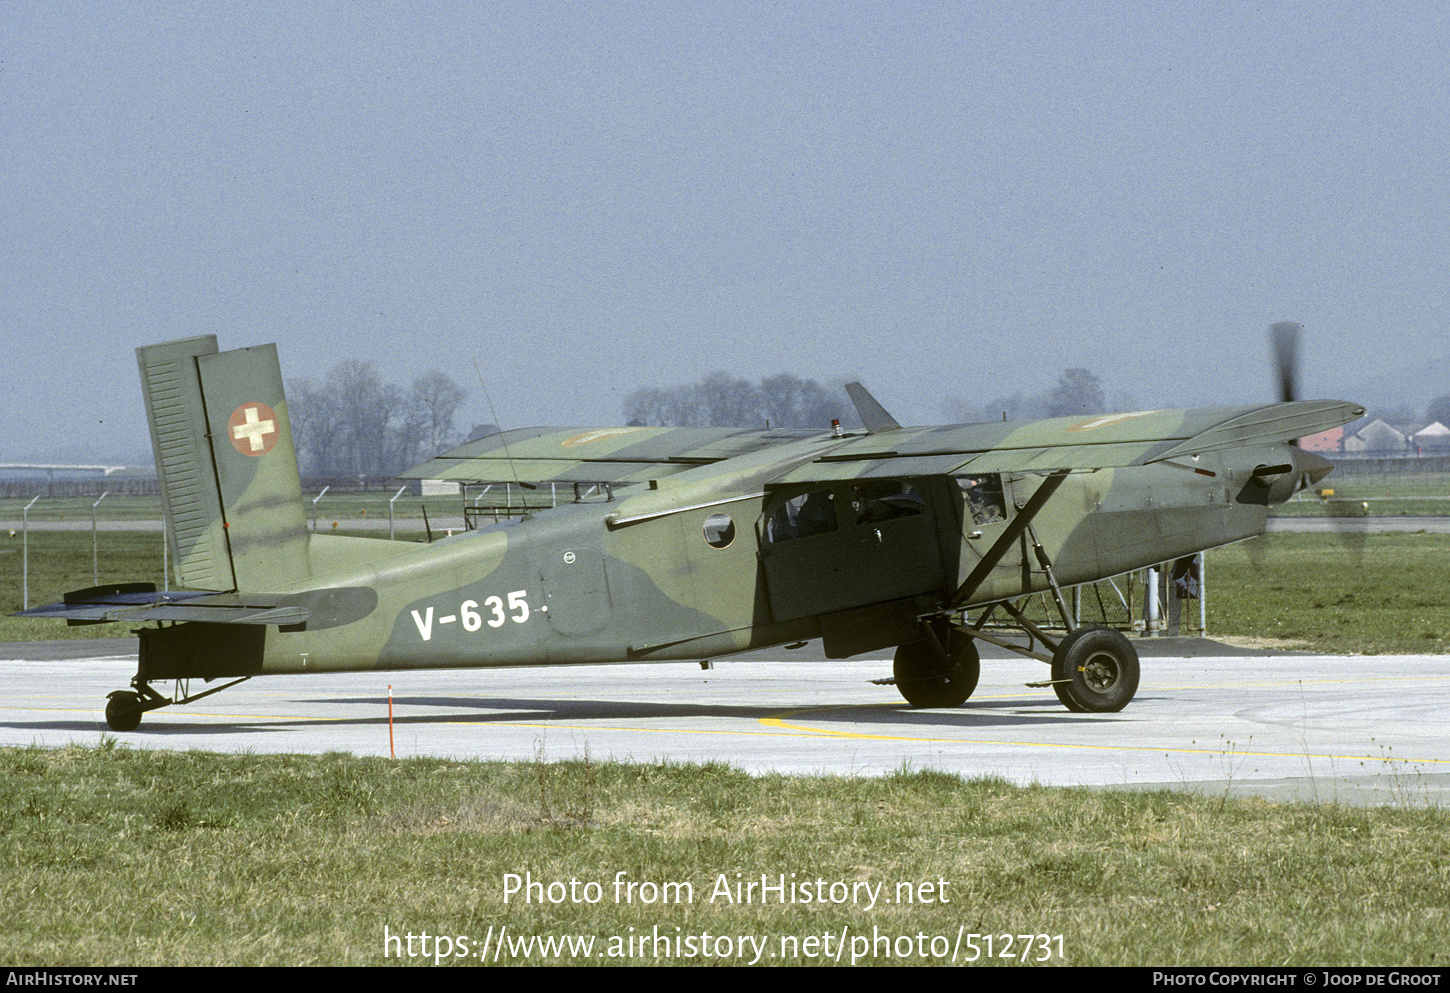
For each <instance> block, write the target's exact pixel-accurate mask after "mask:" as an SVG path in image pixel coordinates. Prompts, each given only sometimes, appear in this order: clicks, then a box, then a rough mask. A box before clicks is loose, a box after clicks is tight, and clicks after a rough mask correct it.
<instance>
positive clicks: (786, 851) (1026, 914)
mask: <svg viewBox="0 0 1450 993" xmlns="http://www.w3.org/2000/svg"><path fill="white" fill-rule="evenodd" d="M1404 799H1405V803H1404V804H1403V805H1402V806H1400V807H1397V808H1376V809H1347V808H1342V807H1335V806H1301V805H1275V804H1269V803H1265V802H1261V801H1255V800H1230V799H1227V798H1224V797H1205V796H1193V795H1187V794H1177V793H1166V792H1136V793H1135V792H1112V791H1108V792H1103V791H1090V790H1071V789H1067V790H1064V789H1049V788H1038V787H1026V788H1019V787H1015V786H1012V785H1010V784H1007V783H1005V782H1002V781H1000V780H994V779H987V780H976V781H966V782H964V781H963V780H961V779H960V778H958V777H956V776H952V775H948V774H943V773H937V772H919V773H912V772H902V773H899V774H896V775H891V776H886V777H882V778H832V777H782V776H760V777H752V776H749V775H746V774H744V773H741V772H738V771H735V770H732V769H729V768H726V767H723V766H683V765H680V766H675V765H664V766H660V765H624V764H612V763H611V764H592V763H589V762H568V763H557V764H548V763H544V762H534V763H528V762H523V763H507V764H505V763H492V762H452V761H447V760H433V759H409V760H401V761H388V760H383V759H362V758H354V757H351V756H347V755H339V754H333V755H325V756H321V757H318V758H311V757H307V758H304V757H296V756H261V755H210V754H202V753H173V752H166V751H140V750H132V749H129V748H125V747H119V746H115V745H114V744H111V743H107V744H104V745H103V746H102V747H100V748H93V749H83V748H79V747H70V748H64V749H59V750H52V751H44V750H40V749H4V750H0V860H3V865H4V866H5V870H4V872H3V874H0V960H3V961H4V963H5V964H7V965H20V964H25V965H37V964H68V965H77V964H113V965H114V964H121V963H124V964H127V965H205V964H240V965H294V964H339V965H372V964H387V963H390V962H411V963H412V964H423V963H425V962H426V963H427V964H433V962H434V956H435V955H438V954H440V953H441V959H442V961H444V962H448V963H450V964H468V963H474V964H476V963H477V962H478V959H479V957H480V956H486V957H487V959H488V960H489V961H493V956H494V955H495V954H497V955H499V961H502V962H508V963H510V964H519V963H538V964H552V963H571V962H572V963H576V964H580V963H585V962H588V963H595V964H609V963H620V964H650V963H661V964H670V963H701V964H720V963H724V964H740V963H746V962H750V961H752V960H758V961H760V962H763V963H769V964H781V963H792V964H817V963H821V962H825V961H835V959H834V956H835V953H836V951H837V950H838V949H839V951H840V952H841V958H840V960H839V961H840V962H841V963H842V964H851V962H852V960H853V958H854V959H856V960H857V962H858V963H860V964H874V965H882V964H906V965H919V964H930V963H941V962H945V961H951V960H952V959H953V956H955V961H957V962H959V963H960V962H965V961H967V960H968V959H969V958H970V957H971V956H972V946H973V944H975V947H976V956H977V961H978V962H979V963H980V964H1003V965H1005V964H1014V965H1018V966H1024V965H1026V964H1038V965H1145V964H1153V965H1193V964H1214V965H1231V964H1261V965H1275V966H1281V965H1286V966H1294V965H1363V964H1393V965H1409V964H1415V963H1418V964H1424V965H1441V964H1443V962H1444V956H1445V952H1444V942H1443V937H1442V935H1443V931H1444V928H1445V927H1446V925H1447V924H1450V899H1447V894H1450V830H1447V829H1450V813H1446V812H1443V811H1439V810H1431V809H1423V808H1419V807H1417V806H1416V805H1415V804H1414V797H1413V793H1412V792H1410V793H1407V794H1406V795H1405V798H1404ZM620 873H622V874H623V875H622V876H617V874H620ZM510 874H513V875H515V876H516V877H517V879H513V878H511V876H510ZM782 877H783V879H784V883H785V885H786V888H785V889H784V890H782V889H779V887H780V886H781V883H782ZM617 878H618V879H621V880H623V881H624V883H625V884H628V883H634V884H636V885H635V887H634V889H633V890H630V889H629V888H628V886H627V885H625V886H624V887H623V888H621V889H616V887H615V881H616V879H617ZM762 878H763V879H764V881H765V882H766V883H767V884H768V885H770V886H774V887H777V889H775V890H774V891H771V890H761V888H760V886H759V885H757V886H756V887H755V890H754V892H753V893H751V892H749V891H746V890H743V889H741V890H737V889H736V885H737V884H745V883H756V884H759V883H760V882H761V880H762ZM818 880H819V881H821V882H820V883H818V882H817V881H818ZM529 883H533V884H536V885H535V886H534V887H533V888H528V886H527V884H529ZM590 884H594V885H593V886H591V885H590ZM508 887H512V892H509V893H508V895H507V899H506V888H508ZM727 890H728V892H729V894H730V896H729V898H727V897H726V896H725V893H726V891H727ZM873 893H874V894H875V898H874V899H875V903H874V904H870V903H869V902H868V901H869V900H870V899H871V898H872V896H871V895H872V894H873ZM775 894H783V895H786V896H787V898H788V899H787V901H786V902H784V903H782V902H781V899H780V897H779V896H776V895H775ZM803 894H805V895H807V896H808V897H809V902H806V901H804V900H802V899H801V897H802V895H803ZM737 895H738V896H740V897H747V898H749V900H748V902H746V901H745V900H737V899H736V897H737ZM817 895H819V896H821V897H823V898H824V899H821V900H818V899H816V896H817ZM712 897H713V899H712ZM425 933H426V934H428V935H430V936H446V939H447V940H446V943H445V942H444V941H442V940H434V941H432V942H431V943H428V944H425V943H424V942H423V941H422V940H421V938H420V937H419V936H421V935H422V934H425ZM656 934H659V935H663V936H664V939H665V940H664V941H663V942H662V943H655V942H654V941H653V937H654V936H655V935H656ZM386 935H392V936H395V937H396V938H397V940H396V941H395V942H392V943H388V942H385V936H386ZM407 935H413V936H414V938H415V940H413V941H412V942H411V944H412V951H413V952H414V953H415V957H412V958H409V957H408V955H407V952H408V945H409V944H410V942H408V941H406V940H405V936H407ZM704 935H708V936H710V937H709V938H705V939H703V940H702V938H701V936H704ZM970 935H978V936H980V937H977V938H976V939H975V940H974V941H968V940H967V936H970ZM568 936H577V938H578V939H579V940H580V941H582V940H585V939H592V941H593V944H592V946H589V947H588V950H587V951H586V950H585V949H584V947H583V946H581V945H577V944H576V945H575V946H574V947H573V949H572V953H571V951H570V950H569V949H568V948H562V947H554V948H545V947H541V946H540V945H538V944H537V943H535V942H536V939H540V938H548V939H553V940H559V941H562V940H563V939H564V938H566V937H568ZM1008 936H1010V937H1008ZM1022 936H1033V937H1031V938H1030V939H1024V937H1022ZM1037 936H1045V938H1039V937H1037ZM727 937H728V938H729V942H728V943H726V942H725V941H723V940H722V939H725V938H727ZM645 938H649V939H651V940H649V941H643V940H641V939H645ZM747 939H748V940H747ZM485 940H488V941H489V942H490V944H489V945H488V946H487V950H485V949H484V947H483V946H482V943H483V942H484V941H485ZM712 940H713V943H712ZM465 941H466V942H467V943H466V944H465ZM460 953H463V954H460ZM757 957H758V958H757ZM1024 957H1025V962H1024V961H1023V959H1024Z"/></svg>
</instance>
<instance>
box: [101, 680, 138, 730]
mask: <svg viewBox="0 0 1450 993" xmlns="http://www.w3.org/2000/svg"><path fill="white" fill-rule="evenodd" d="M143 713H145V711H144V710H142V709H141V696H140V694H137V693H132V692H131V691H130V690H117V691H116V692H114V693H112V694H110V695H109V696H108V697H106V723H107V724H109V725H110V726H111V730H112V731H134V730H136V728H138V727H140V726H141V715H142V714H143Z"/></svg>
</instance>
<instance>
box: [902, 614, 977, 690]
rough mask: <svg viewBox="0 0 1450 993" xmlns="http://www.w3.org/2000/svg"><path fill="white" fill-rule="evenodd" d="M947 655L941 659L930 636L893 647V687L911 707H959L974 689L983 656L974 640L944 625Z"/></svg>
mask: <svg viewBox="0 0 1450 993" xmlns="http://www.w3.org/2000/svg"><path fill="white" fill-rule="evenodd" d="M938 636H939V637H942V636H944V638H943V640H944V641H945V643H946V646H947V656H948V658H946V659H943V658H942V656H941V650H940V649H938V648H937V643H936V642H935V641H934V640H932V639H931V638H924V639H922V640H921V641H912V642H908V643H907V644H905V645H902V646H900V647H899V648H897V649H896V658H895V660H894V662H893V663H892V667H891V670H892V675H894V676H895V677H896V688H897V689H898V690H900V691H901V695H902V696H903V697H905V698H906V702H907V703H909V704H911V705H912V706H913V707H930V708H937V707H960V706H961V705H962V704H964V703H966V702H967V698H968V697H970V696H971V695H972V692H973V691H974V690H976V688H977V680H978V679H979V678H981V675H982V657H981V655H980V654H979V653H978V652H977V642H976V639H974V638H972V637H971V636H970V635H965V634H960V633H958V632H957V631H956V630H955V629H951V628H944V629H942V630H941V631H939V632H938Z"/></svg>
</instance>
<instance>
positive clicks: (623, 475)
mask: <svg viewBox="0 0 1450 993" xmlns="http://www.w3.org/2000/svg"><path fill="white" fill-rule="evenodd" d="M853 385H855V384H853ZM860 393H861V395H862V396H863V397H864V398H865V399H866V400H868V401H870V403H871V404H873V405H874V411H879V413H880V415H881V416H873V417H869V418H868V417H863V420H866V422H867V423H868V424H874V426H876V428H877V429H876V430H875V431H865V432H857V433H851V434H846V435H844V436H839V437H838V436H833V435H830V434H828V433H824V432H813V431H809V430H800V429H774V430H746V429H729V428H599V429H590V428H533V429H523V430H515V431H508V432H506V433H504V434H502V435H492V436H490V437H488V438H483V439H479V440H478V441H473V442H469V443H468V444H466V445H462V446H460V447H458V448H455V449H453V450H452V451H449V452H446V453H444V454H442V455H440V456H438V457H437V458H434V459H432V460H430V461H428V462H425V463H423V464H422V465H420V466H417V467H416V468H414V469H410V470H409V471H408V472H406V473H404V474H403V475H402V478H404V479H447V480H456V481H460V482H501V481H518V482H523V483H530V484H538V483H543V482H583V483H606V482H607V483H631V482H645V481H649V480H659V479H663V478H665V477H668V476H672V475H675V474H677V473H682V472H686V471H688V470H692V469H696V470H698V469H702V468H703V467H705V466H710V465H715V464H717V463H720V462H725V461H727V460H731V459H736V458H739V457H741V456H746V455H753V454H756V453H763V452H766V451H767V450H769V449H772V448H777V447H782V446H787V445H792V444H794V443H798V442H802V441H805V440H807V439H816V440H818V441H819V442H823V443H825V444H822V445H820V447H819V448H818V450H817V452H816V453H815V454H813V455H811V456H809V457H808V458H806V459H804V460H800V459H794V458H793V459H791V460H790V462H792V463H794V464H793V465H792V466H791V467H789V468H788V469H786V470H785V471H784V472H783V473H782V474H780V475H777V476H775V477H774V478H771V479H769V480H768V481H769V482H770V483H773V484H783V483H804V482H816V481H826V480H832V479H841V478H862V477H872V476H926V475H938V474H952V473H956V472H964V471H965V472H971V473H988V472H1052V471H1057V470H1061V469H1068V470H1087V469H1102V468H1113V467H1120V466H1131V465H1146V464H1148V463H1151V462H1160V461H1165V460H1168V459H1173V458H1191V457H1192V456H1194V455H1199V454H1203V453H1206V452H1213V451H1221V450H1224V449H1229V448H1236V447H1241V446H1248V445H1255V444H1268V443H1275V442H1283V441H1288V440H1291V439H1294V438H1301V437H1305V436H1308V435H1312V434H1316V433H1318V432H1320V431H1325V430H1328V429H1330V428H1333V427H1337V426H1339V425H1341V424H1346V423H1348V422H1349V421H1352V420H1354V419H1355V418H1357V417H1360V416H1362V415H1363V413H1364V408H1362V407H1360V406H1358V405H1355V404H1351V403H1345V402H1342V401H1336V400H1301V401H1296V402H1293V403H1279V404H1255V405H1248V406H1240V407H1199V408H1191V409H1186V410H1154V411H1140V412H1136V413H1128V414H1098V415H1092V416H1089V417H1058V418H1050V419H1047V420H1039V421H1022V422H1002V423H997V422H986V423H980V424H961V425H953V426H948V427H927V428H901V427H896V426H895V422H894V420H892V419H891V418H890V415H889V414H886V413H885V411H884V409H882V408H881V407H880V405H879V404H876V403H875V401H874V399H872V398H871V397H870V394H869V393H866V392H865V390H864V389H863V390H860ZM860 402H861V401H859V400H858V404H859V403H860ZM694 475H695V477H697V478H698V476H699V473H695V474H694Z"/></svg>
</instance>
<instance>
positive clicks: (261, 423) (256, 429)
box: [227, 403, 281, 456]
mask: <svg viewBox="0 0 1450 993" xmlns="http://www.w3.org/2000/svg"><path fill="white" fill-rule="evenodd" d="M227 437H229V438H231V440H232V447H233V448H235V449H236V450H237V451H239V452H241V453H242V454H243V455H253V456H256V455H266V454H267V453H268V452H270V451H271V450H272V448H273V446H275V445H276V444H277V439H278V438H280V437H281V435H280V434H279V433H278V431H277V415H276V413H275V412H273V410H272V408H271V407H268V406H267V405H266V404H265V403H244V404H242V405H241V406H240V407H238V408H237V409H236V410H234V411H232V416H231V419H230V420H229V421H227Z"/></svg>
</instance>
